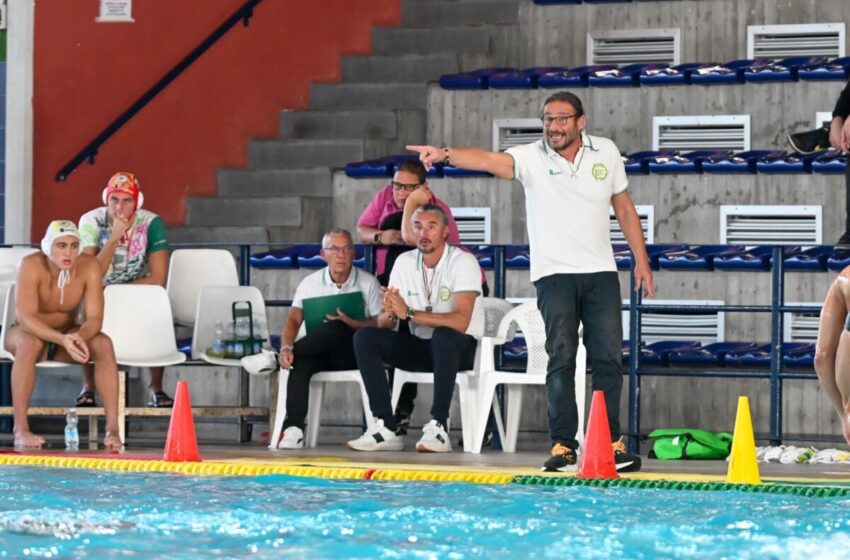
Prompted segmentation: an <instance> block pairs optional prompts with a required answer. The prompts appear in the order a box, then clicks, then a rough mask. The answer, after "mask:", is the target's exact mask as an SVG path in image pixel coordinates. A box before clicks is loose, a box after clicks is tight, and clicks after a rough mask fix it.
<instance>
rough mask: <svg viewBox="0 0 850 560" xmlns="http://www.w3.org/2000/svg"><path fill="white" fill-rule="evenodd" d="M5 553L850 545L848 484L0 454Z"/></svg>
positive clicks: (616, 551) (831, 548)
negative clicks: (82, 462)
mask: <svg viewBox="0 0 850 560" xmlns="http://www.w3.org/2000/svg"><path fill="white" fill-rule="evenodd" d="M0 495H2V496H3V499H2V500H0V558H22V557H27V558H69V557H70V558H83V557H85V558H98V559H102V558H128V557H137V558H157V557H161V558H177V559H182V558H187V559H188V558H208V557H210V556H221V557H227V558H240V557H246V558H247V557H251V558H279V557H282V556H285V557H287V558H311V559H313V558H364V559H365V558H451V559H460V558H511V559H513V560H518V559H520V558H529V557H535V558H559V559H562V558H576V559H585V558H594V559H595V558H599V559H602V558H605V559H609V558H629V559H635V558H706V559H708V558H711V559H719V558H783V559H784V558H806V559H814V558H817V559H821V558H847V557H848V554H850V499H847V498H830V499H826V498H804V497H798V496H783V495H773V494H770V495H768V494H764V493H761V494H751V493H743V492H738V491H723V492H702V491H675V490H643V489H629V488H607V489H605V488H591V487H542V486H523V485H495V486H489V485H474V484H449V483H424V482H423V483H415V482H398V483H396V482H378V481H329V480H321V479H313V478H296V477H289V476H278V475H275V476H263V477H257V478H243V477H190V476H186V475H176V474H162V473H150V474H149V473H145V474H137V473H108V472H99V471H86V470H73V469H45V468H32V467H0Z"/></svg>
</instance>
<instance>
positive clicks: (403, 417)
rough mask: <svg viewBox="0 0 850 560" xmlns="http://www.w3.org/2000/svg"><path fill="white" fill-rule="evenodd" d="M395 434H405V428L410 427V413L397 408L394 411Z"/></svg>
mask: <svg viewBox="0 0 850 560" xmlns="http://www.w3.org/2000/svg"><path fill="white" fill-rule="evenodd" d="M395 425H396V428H395V435H397V436H406V435H407V430H409V429H410V413H409V412H406V411H403V410H399V411H397V412H396V413H395Z"/></svg>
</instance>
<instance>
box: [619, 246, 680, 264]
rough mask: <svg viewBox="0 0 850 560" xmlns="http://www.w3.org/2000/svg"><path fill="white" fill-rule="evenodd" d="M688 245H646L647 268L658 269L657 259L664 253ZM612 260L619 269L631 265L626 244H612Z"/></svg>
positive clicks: (629, 250)
mask: <svg viewBox="0 0 850 560" xmlns="http://www.w3.org/2000/svg"><path fill="white" fill-rule="evenodd" d="M687 247H688V246H687V245H683V244H660V245H647V246H646V253H647V256H648V257H649V268H651V269H652V270H658V259H659V258H661V255H663V254H665V253H670V252H672V251H682V250H684V249H686V248H687ZM612 248H613V249H614V262H616V263H617V268H618V269H620V270H628V269H630V268H631V266H632V251H631V249H629V246H628V245H624V244H623V245H614V246H613V247H612Z"/></svg>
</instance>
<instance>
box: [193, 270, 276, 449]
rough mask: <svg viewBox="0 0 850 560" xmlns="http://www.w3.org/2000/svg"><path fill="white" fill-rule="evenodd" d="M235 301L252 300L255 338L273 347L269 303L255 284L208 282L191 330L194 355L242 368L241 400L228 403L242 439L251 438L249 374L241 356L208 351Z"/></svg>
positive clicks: (240, 376) (199, 296)
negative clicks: (216, 354) (214, 354)
mask: <svg viewBox="0 0 850 560" xmlns="http://www.w3.org/2000/svg"><path fill="white" fill-rule="evenodd" d="M235 301H248V302H250V303H251V314H252V319H256V320H257V322H258V323H259V326H260V332H259V333H257V332H254V337H255V338H260V339H262V340H263V348H266V349H269V348H271V343H270V342H269V329H268V323H267V320H266V303H265V300H264V299H263V294H262V293H260V290H259V289H257V288H256V287H254V286H207V287H205V288H202V289H201V291H200V294H199V295H198V301H197V304H196V309H195V320H194V324H195V326H194V332H193V334H192V358H193V359H195V360H202V361H204V362H206V363H209V364H215V365H219V366H228V367H235V368H239V399H238V404H237V405H235V406H231V407H229V408H230V409H231V412H232V414H233V415H234V416H238V417H239V441H246V440H247V439H248V428H247V423H246V421H245V414H247V413H246V412H240V410H239V409H245V410H247V409H248V408H249V407H248V396H249V381H248V374H247V372H245V371H244V370H243V369H242V362H241V361H240V360H239V359H238V358H220V357H218V356H211V355H209V354H207V349H208V348H210V347H211V346H212V344H213V342H214V341H215V324H216V322H218V321H227V320H229V319H230V318H231V317H232V304H233V302H235Z"/></svg>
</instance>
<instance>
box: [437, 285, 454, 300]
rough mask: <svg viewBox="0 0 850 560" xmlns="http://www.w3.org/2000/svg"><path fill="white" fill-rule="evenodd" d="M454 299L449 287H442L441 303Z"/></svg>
mask: <svg viewBox="0 0 850 560" xmlns="http://www.w3.org/2000/svg"><path fill="white" fill-rule="evenodd" d="M450 299H452V291H451V290H450V289H449V287H448V286H440V301H449V300H450Z"/></svg>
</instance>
